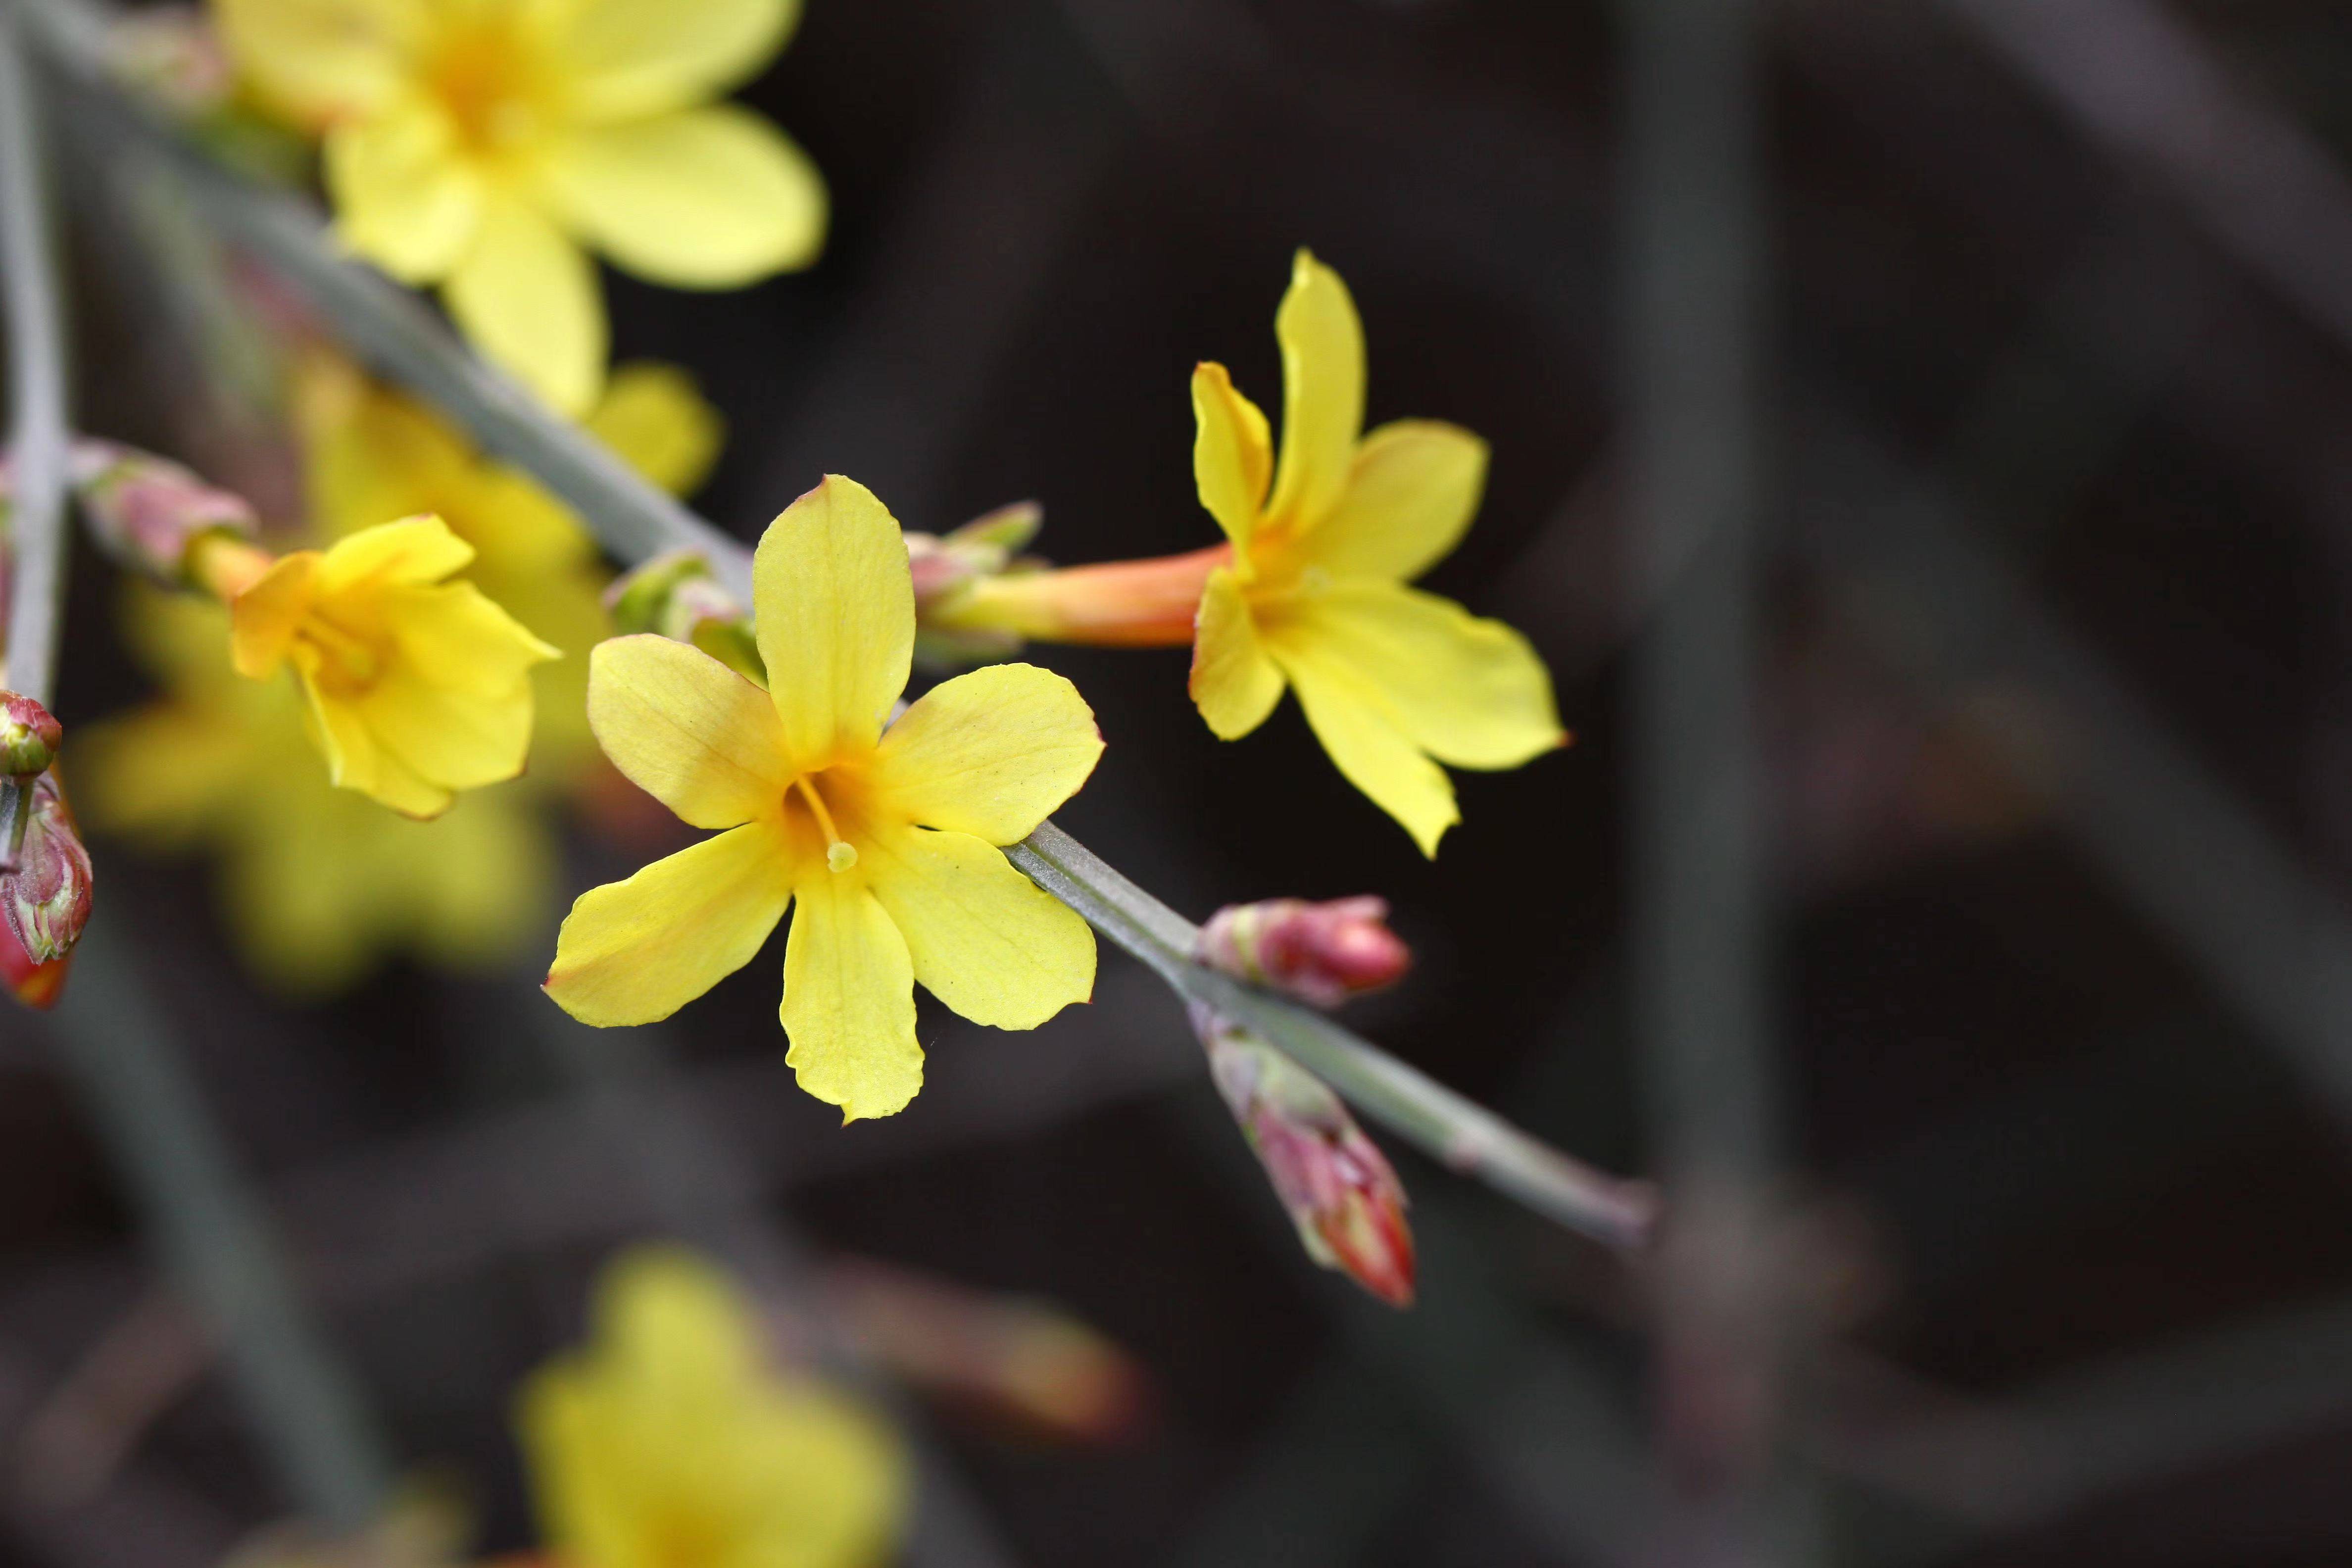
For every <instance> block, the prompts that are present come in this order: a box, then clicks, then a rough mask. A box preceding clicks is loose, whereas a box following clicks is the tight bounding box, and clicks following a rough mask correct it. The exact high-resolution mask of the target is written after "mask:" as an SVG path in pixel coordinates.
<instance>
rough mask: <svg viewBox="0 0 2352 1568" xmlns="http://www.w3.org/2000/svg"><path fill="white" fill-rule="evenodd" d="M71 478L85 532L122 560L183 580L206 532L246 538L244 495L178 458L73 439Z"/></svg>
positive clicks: (249, 516) (158, 576)
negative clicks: (215, 482)
mask: <svg viewBox="0 0 2352 1568" xmlns="http://www.w3.org/2000/svg"><path fill="white" fill-rule="evenodd" d="M72 469H73V481H74V489H75V492H76V493H77V495H79V498H80V500H81V504H82V510H83V513H84V515H85V516H87V517H88V519H89V528H90V532H91V533H92V534H93V535H94V536H95V537H96V538H97V540H98V542H99V543H100V546H102V547H103V548H104V549H105V551H106V552H107V553H108V554H110V555H111V556H113V557H114V559H115V561H116V562H117V563H120V564H121V565H123V566H126V567H129V568H130V569H131V570H132V571H134V572H139V573H143V574H146V575H147V576H150V577H152V578H154V579H155V580H156V581H158V582H160V583H163V584H165V585H166V586H169V587H175V588H176V587H183V586H185V585H186V584H187V581H188V557H189V552H190V551H191V549H192V547H193V546H194V544H195V542H197V541H198V540H200V539H203V538H205V536H206V535H209V534H220V533H226V534H229V535H231V536H233V537H235V538H237V539H251V538H253V537H254V535H255V534H256V533H257V525H256V522H255V520H254V515H253V508H252V507H251V506H250V505H249V504H247V501H246V500H245V498H243V497H242V496H236V495H231V494H230V493H229V492H228V491H226V490H225V489H218V488H217V487H215V486H213V485H208V484H206V483H205V481H204V480H202V479H198V478H197V477H196V476H195V475H194V474H193V473H190V472H189V471H188V470H187V469H185V468H182V467H181V466H180V465H179V464H177V463H174V462H172V461H170V460H168V459H166V458H158V457H156V456H154V455H153V454H152V453H150V452H142V451H140V450H138V449H137V448H135V447H123V446H118V445H117V444H115V443H114V442H111V441H87V440H85V441H77V442H75V443H74V448H73V464H72Z"/></svg>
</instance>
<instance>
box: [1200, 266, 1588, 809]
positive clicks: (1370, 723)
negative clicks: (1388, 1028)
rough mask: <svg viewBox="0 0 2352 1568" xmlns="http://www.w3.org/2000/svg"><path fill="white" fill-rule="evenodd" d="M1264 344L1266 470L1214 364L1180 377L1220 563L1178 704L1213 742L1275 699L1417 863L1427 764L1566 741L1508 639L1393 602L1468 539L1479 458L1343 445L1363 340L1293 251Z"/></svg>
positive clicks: (1252, 417) (1531, 657)
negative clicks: (1278, 368) (1278, 436)
mask: <svg viewBox="0 0 2352 1568" xmlns="http://www.w3.org/2000/svg"><path fill="white" fill-rule="evenodd" d="M1275 333H1276V337H1277V338H1278V339H1279V340H1280V342H1281V344H1282V365H1283V411H1282V458H1281V462H1280V464H1279V465H1277V464H1276V462H1275V459H1274V453H1273V448H1272V443H1271V441H1270V439H1269V436H1268V431H1267V426H1266V419H1265V415H1264V414H1262V413H1260V412H1259V411H1258V410H1257V408H1256V406H1255V405H1253V404H1252V403H1251V402H1250V401H1249V400H1248V399H1247V398H1245V397H1244V396H1243V395H1241V394H1240V393H1239V392H1237V391H1235V390H1234V384H1233V381H1232V379H1231V378H1230V377H1229V376H1228V375H1227V374H1226V373H1225V368H1224V366H1223V365H1221V364H1214V363H1208V364H1202V366H1201V367H1200V368H1199V369H1198V370H1197V371H1195V372H1194V373H1193V376H1192V410H1193V415H1194V417H1195V418H1196V420H1197V421H1198V424H1199V435H1198V437H1197V439H1196V440H1195V443H1194V445H1193V448H1192V472H1193V476H1194V479H1195V481H1196V482H1197V483H1198V484H1199V486H1200V490H1201V504H1202V506H1204V507H1206V508H1207V509H1208V510H1209V512H1210V514H1211V515H1212V516H1213V517H1214V518H1215V519H1216V520H1217V523H1218V525H1219V526H1220V527H1222V528H1223V530H1224V531H1225V537H1226V538H1227V539H1228V540H1230V541H1231V542H1232V543H1233V551H1234V555H1233V561H1232V563H1231V564H1230V565H1225V566H1220V567H1218V568H1216V569H1215V570H1213V571H1212V572H1210V574H1209V575H1208V583H1207V585H1206V587H1205V588H1204V589H1203V591H1202V595H1201V605H1200V612H1199V618H1198V623H1197V626H1196V628H1195V632H1194V642H1193V648H1192V700H1193V702H1194V704H1195V705H1196V706H1198V707H1199V709H1200V710H1201V716H1202V718H1203V719H1205V720H1207V721H1208V723H1209V728H1210V729H1211V730H1213V731H1215V732H1216V733H1217V734H1218V735H1219V736H1220V737H1222V738H1223V739H1225V740H1228V741H1230V740H1234V739H1237V738H1239V737H1240V736H1243V735H1246V734H1248V733H1249V732H1250V731H1253V730H1255V729H1256V728H1257V727H1258V726H1259V725H1260V724H1262V723H1264V722H1265V719H1266V715H1268V714H1269V713H1271V712H1272V711H1273V710H1274V707H1275V704H1276V702H1277V701H1279V700H1281V697H1282V692H1283V688H1284V686H1285V684H1288V685H1289V686H1290V687H1291V688H1293V689H1296V690H1297V693H1298V701H1299V706H1300V707H1302V708H1303V709H1305V710H1306V712H1307V723H1308V724H1309V725H1311V726H1312V727H1313V728H1314V731H1315V734H1316V738H1317V739H1318V740H1319V741H1321V742H1323V749H1324V750H1325V751H1326V752H1329V753H1330V756H1331V760H1332V761H1333V762H1334V763H1338V764H1339V771H1340V772H1341V773H1344V774H1346V775H1347V777H1348V780H1349V783H1351V784H1354V785H1355V786H1356V787H1357V788H1358V789H1360V790H1362V791H1363V792H1364V793H1365V794H1366V795H1370V797H1371V798H1372V800H1373V801H1374V802H1375V803H1376V804H1377V805H1379V806H1380V807H1381V809H1382V810H1384V811H1386V812H1387V813H1388V814H1389V815H1390V816H1393V817H1395V818H1396V819H1397V820H1398V821H1399V822H1401V823H1402V824H1403V825H1404V826H1405V829H1406V831H1408V832H1410V833H1411V834H1412V837H1413V840H1414V842H1416V843H1417V844H1419V845H1420V846H1421V848H1422V852H1423V854H1425V855H1435V854H1436V853H1437V841H1438V839H1439V838H1440V837H1443V836H1444V832H1445V830H1446V828H1448V827H1449V826H1453V825H1454V823H1456V822H1458V821H1460V820H1461V814H1460V812H1459V811H1457V810H1456V809H1455V807H1454V786H1453V784H1452V782H1451V781H1450V780H1448V779H1447V778H1446V776H1445V773H1444V770H1443V769H1442V768H1440V767H1439V766H1438V765H1437V763H1439V762H1444V763H1452V764H1453V765H1454V766H1455V767H1462V768H1514V767H1517V766H1518V765H1519V764H1520V763H1525V762H1527V761H1528V760H1529V759H1531V758H1533V757H1535V756H1537V755H1538V754H1540V753H1541V752H1547V751H1549V750H1551V749H1552V748H1553V747H1555V746H1559V745H1560V744H1561V743H1563V742H1565V741H1566V739H1567V736H1566V734H1565V733H1564V732H1563V731H1561V729H1560V726H1559V714H1558V712H1557V710H1555V709H1554V707H1553V705H1552V693H1551V678H1550V677H1549V674H1547V673H1546V671H1545V669H1544V667H1543V662H1542V660H1540V659H1539V658H1537V656H1536V653H1535V650H1534V649H1533V648H1531V647H1528V642H1527V639H1526V638H1524V637H1520V636H1519V634H1518V633H1517V632H1515V631H1513V630H1512V629H1511V628H1510V627H1508V626H1505V625H1503V624H1502V623H1501V622H1500V621H1489V620H1479V619H1475V618H1474V617H1473V616H1470V615H1469V614H1468V613H1467V612H1465V610H1464V609H1463V608H1462V607H1461V606H1460V605H1456V604H1454V602H1453V601H1451V600H1449V599H1441V598H1439V597H1437V596H1436V595H1432V594H1424V593H1422V592H1420V591H1419V590H1417V589H1413V588H1409V587H1407V586H1405V584H1407V583H1409V582H1411V581H1412V579H1413V578H1415V577H1418V576H1420V575H1421V574H1423V573H1424V572H1426V571H1428V570H1429V569H1430V568H1431V567H1432V566H1433V565H1435V564H1436V563H1438V562H1439V561H1440V560H1442V559H1444V556H1445V555H1446V553H1447V552H1450V551H1451V550H1452V549H1453V548H1454V545H1455V544H1456V543H1457V542H1459V541H1460V540H1461V538H1462V535H1463V533H1464V532H1465V531H1466V530H1467V529H1468V528H1469V526H1470V519H1471V516H1472V514H1473V513H1475V511H1476V510H1477V507H1478V497H1479V492H1480V490H1481V489H1483V488H1484V487H1485V483H1486V443H1485V442H1484V441H1481V440H1480V439H1479V438H1478V437H1475V436H1474V435H1472V434H1470V432H1468V431H1466V430H1464V429H1461V428H1459V427H1458V426H1452V425H1444V424H1439V423H1437V422H1436V421H1433V420H1426V419H1401V420H1398V421H1396V422H1395V423H1393V424H1389V425H1383V426H1380V427H1379V428H1378V429H1376V430H1373V431H1371V432H1370V433H1369V434H1363V433H1361V432H1362V431H1363V422H1364V333H1363V327H1362V324H1361V323H1360V321H1358V320H1357V317H1356V307H1355V302H1354V301H1353V300H1350V299H1349V296H1348V289H1347V285H1346V284H1344V283H1342V282H1340V281H1339V274H1338V273H1336V272H1333V271H1332V270H1331V269H1330V268H1328V267H1325V266H1324V265H1323V264H1322V263H1320V262H1318V261H1317V260H1316V259H1315V258H1314V257H1312V256H1310V255H1308V254H1307V252H1306V251H1304V250H1302V251H1300V252H1299V253H1298V258H1297V266H1296V268H1294V270H1293V272H1292V275H1291V281H1290V289H1289V292H1288V293H1287V294H1286V295H1285V296H1284V298H1283V301H1282V308H1281V310H1280V311H1279V312H1278V313H1277V314H1276V317H1275ZM1269 485H1271V488H1272V495H1271V498H1270V499H1269V496H1268V487H1269ZM1432 759H1435V761H1433V760H1432Z"/></svg>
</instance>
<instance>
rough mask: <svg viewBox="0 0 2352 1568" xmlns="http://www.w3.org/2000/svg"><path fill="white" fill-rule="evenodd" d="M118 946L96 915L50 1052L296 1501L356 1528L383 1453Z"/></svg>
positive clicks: (379, 1487)
mask: <svg viewBox="0 0 2352 1568" xmlns="http://www.w3.org/2000/svg"><path fill="white" fill-rule="evenodd" d="M119 940H120V938H119V935H118V934H117V933H116V932H114V931H113V930H112V928H110V926H108V925H107V924H106V922H104V921H100V922H99V923H97V924H95V925H93V926H92V927H91V928H90V929H89V931H88V932H86V933H85V934H84V935H83V937H82V941H81V943H80V945H79V947H78V948H77V949H76V950H75V954H74V958H75V963H76V965H77V966H78V970H79V973H77V975H76V979H77V980H78V981H79V984H76V985H75V986H74V987H73V989H72V990H71V991H70V992H68V994H67V997H66V1000H65V1003H64V1005H62V1006H60V1007H59V1008H58V1011H57V1012H56V1013H55V1014H53V1015H52V1016H51V1019H50V1023H49V1032H50V1037H51V1041H52V1044H53V1046H54V1047H55V1048H56V1051H57V1055H58V1059H59V1060H60V1061H61V1062H63V1063H64V1064H65V1066H66V1067H67V1068H68V1070H69V1071H71V1072H72V1074H73V1075H74V1077H75V1079H77V1080H78V1081H79V1085H80V1088H81V1090H82V1094H83V1096H84V1098H85V1099H86V1100H87V1101H88V1103H89V1108H90V1111H91V1114H92V1116H93V1117H94V1118H95V1120H96V1122H97V1126H98V1131H99V1133H100V1136H101V1137H102V1138H103V1139H104V1140H105V1142H106V1144H107V1146H108V1150H109V1152H110V1154H111V1155H112V1157H113V1160H114V1163H115V1165H116V1167H117V1168H118V1169H120V1170H121V1172H122V1173H123V1176H124V1178H125V1179H126V1180H127V1181H128V1182H129V1183H130V1184H131V1193H132V1195H133V1197H134V1198H135V1199H136V1200H137V1203H138V1205H139V1207H140V1208H141V1209H142V1211H143V1213H144V1215H145V1217H146V1219H147V1221H148V1222H149V1224H151V1225H152V1226H153V1229H154V1234H155V1236H156V1237H157V1238H158V1240H159V1241H160V1243H161V1245H162V1247H163V1255H164V1258H165V1260H166V1261H167V1262H168V1263H169V1264H170V1266H171V1269H172V1274H173V1278H174V1279H176V1280H177V1281H178V1282H179V1283H180V1284H181V1286H182V1287H183V1288H184V1289H186V1290H187V1291H188V1293H189V1296H190V1297H191V1299H192V1300H194V1301H195V1302H196V1303H198V1304H199V1305H200V1306H201V1307H202V1309H203V1310H204V1312H205V1317H206V1318H207V1320H208V1321H209V1322H210V1324H211V1327H212V1329H213V1331H214V1332H215V1334H216V1335H217V1336H218V1338H219V1341H220V1343H221V1345H222V1346H223V1348H224V1349H225V1350H226V1353H227V1357H228V1363H229V1370H230V1372H231V1374H232V1376H233V1378H234V1380H235V1384H236V1389H237V1392H238V1394H240V1395H241V1396H242V1397H243V1399H244V1400H245V1403H246V1405H247V1408H248V1409H249V1410H250V1412H251V1414H252V1415H253V1418H254V1422H255V1425H256V1426H257V1429H258V1431H259V1433H260V1436H261V1440H262V1442H263V1445H264V1446H265V1447H266V1448H267V1449H268V1454H269V1458H270V1459H271V1461H272V1463H273V1465H274V1466H275V1468H276V1469H277V1471H278V1476H279V1479H280V1480H281V1481H282V1483H283V1484H284V1486H285V1488H286V1489H287V1492H288V1493H289V1500H290V1501H292V1502H293V1503H294V1504H295V1505H296V1506H297V1507H299V1509H301V1510H302V1511H303V1512H304V1513H305V1514H307V1515H308V1516H309V1517H310V1518H311V1519H312V1520H314V1521H317V1522H319V1523H320V1524H321V1525H323V1526H325V1527H327V1528H329V1529H333V1530H339V1531H353V1530H357V1529H358V1528H360V1527H361V1526H362V1525H365V1524H367V1523H369V1522H371V1521H373V1520H374V1518H375V1516H376V1512H377V1510H378V1508H379V1507H380V1506H381V1504H382V1503H383V1500H384V1498H385V1497H386V1496H387V1495H388V1494H389V1492H390V1489H391V1482H392V1468H391V1464H390V1462H389V1460H388V1458H387V1457H386V1454H385V1450H384V1446H383V1442H382V1440H381V1439H380V1437H379V1436H378V1435H377V1434H376V1432H375V1431H374V1430H373V1427H372V1426H370V1424H369V1422H368V1418H367V1415H366V1413H365V1410H364V1408H363V1406H362V1404H361V1401H360V1397H359V1394H358V1391H357V1390H356V1389H355V1388H354V1387H353V1386H352V1382H351V1380H350V1378H349V1376H348V1375H347V1374H346V1373H345V1371H344V1369H343V1367H342V1366H341V1363H339V1362H338V1361H337V1360H336V1359H335V1358H334V1355H333V1353H332V1352H331V1351H330V1350H329V1348H328V1346H327V1343H326V1341H325V1339H324V1337H323V1336H322V1335H321V1334H320V1331H319V1327H318V1325H317V1323H316V1322H315V1321H312V1319H311V1317H310V1313H309V1311H308V1310H307V1309H306V1307H305V1305H304V1303H303V1301H302V1300H301V1298H300V1297H299V1295H298V1294H297V1293H296V1291H295V1289H294V1287H293V1284H292V1282H291V1280H290V1279H289V1278H288V1274H287V1268H286V1264H285V1261H284V1259H283V1258H281V1257H280V1255H279V1253H278V1246H277V1241H276V1238H275V1237H273V1236H272V1235H271V1234H270V1230H269V1227H268V1221H267V1220H266V1219H265V1218H264V1217H263V1215H261V1213H260V1211H259V1209H258V1206H257V1205H256V1204H255V1202H254V1200H253V1197H252V1194H250V1193H249V1192H248V1191H247V1188H246V1184H245V1182H244V1180H243V1178H242V1177H240V1176H239V1174H238V1173H237V1171H236V1165H235V1163H234V1162H233V1161H232V1159H231V1157H230V1154H229V1152H228V1149H227V1147H226V1145H225V1143H224V1142H223V1141H222V1138H221V1134H220V1130H219V1128H218V1127H217V1126H216V1125H215V1123H214V1121H213V1120H212V1118H211V1116H210V1114H209V1113H208V1112H207V1111H206V1110H205V1103H204V1098H203V1096H202V1094H201V1093H200V1092H199V1091H198V1089H197V1087H196V1084H195V1082H194V1079H193V1078H192V1077H191V1076H190V1074H189V1071H188V1065H187V1060H186V1058H185V1056H184V1054H183V1053H182V1052H181V1051H180V1050H179V1049H178V1048H177V1047H176V1046H175V1044H174V1042H173V1038H172V1035H171V1032H170V1030H169V1028H168V1026H167V1025H166V1024H165V1021H164V1019H163V1016H162V1015H161V1014H160V1012H158V1011H157V1009H156V1008H155V1007H154V1005H153V1004H152V1002H150V1001H149V999H148V996H147V994H146V991H145V989H144V988H143V986H142V983H141V981H140V978H139V976H138V975H137V973H135V972H134V971H133V970H132V968H131V963H130V959H129V954H128V953H127V952H124V951H123V950H122V949H121V948H120V947H119V946H118V945H117V944H118V942H119Z"/></svg>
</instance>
